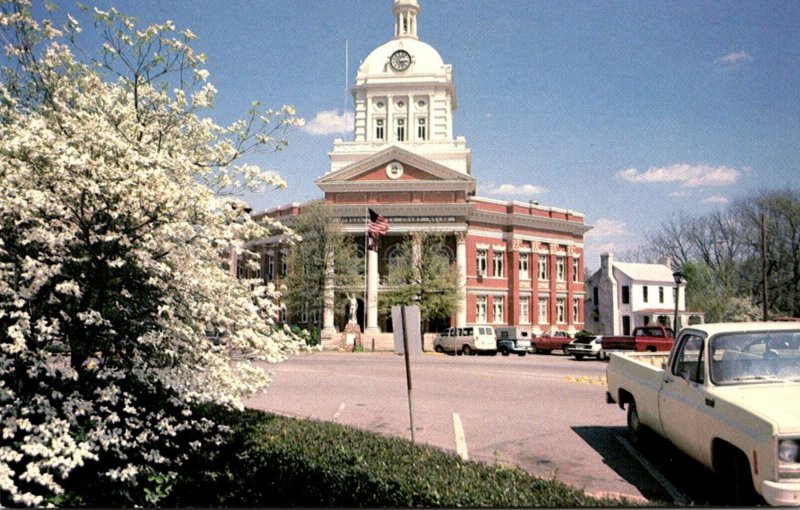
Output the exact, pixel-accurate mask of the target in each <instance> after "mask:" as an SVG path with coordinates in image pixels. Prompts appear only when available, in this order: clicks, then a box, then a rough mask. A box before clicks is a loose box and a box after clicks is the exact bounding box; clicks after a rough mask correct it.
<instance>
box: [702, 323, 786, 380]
mask: <svg viewBox="0 0 800 510" xmlns="http://www.w3.org/2000/svg"><path fill="white" fill-rule="evenodd" d="M710 352H711V380H712V381H713V382H714V384H745V383H747V384H750V383H760V382H775V381H794V382H800V331H764V332H751V333H735V334H728V335H720V336H716V337H714V338H712V339H711V341H710Z"/></svg>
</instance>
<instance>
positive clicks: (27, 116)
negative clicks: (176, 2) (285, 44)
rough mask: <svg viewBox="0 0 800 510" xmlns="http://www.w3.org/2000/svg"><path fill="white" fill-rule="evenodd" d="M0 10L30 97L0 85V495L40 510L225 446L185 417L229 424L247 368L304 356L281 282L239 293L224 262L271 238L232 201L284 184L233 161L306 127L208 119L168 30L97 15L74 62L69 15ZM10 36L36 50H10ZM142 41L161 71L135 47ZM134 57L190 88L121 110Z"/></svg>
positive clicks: (191, 64)
mask: <svg viewBox="0 0 800 510" xmlns="http://www.w3.org/2000/svg"><path fill="white" fill-rule="evenodd" d="M0 2H2V3H3V4H8V3H9V2H13V3H14V5H15V6H16V7H19V9H8V13H6V9H0V31H2V34H1V35H3V40H4V41H6V50H7V55H8V57H7V58H8V59H10V60H13V59H15V58H18V59H19V62H17V63H16V64H15V66H16V67H15V66H10V67H8V68H5V69H4V71H6V70H7V71H9V73H10V74H3V75H0V76H12V75H13V74H14V73H17V75H16V77H17V78H19V79H20V80H21V81H20V83H24V84H27V85H30V88H29V89H28V88H26V87H21V88H20V87H16V86H15V87H10V86H7V83H6V82H4V81H2V80H4V79H5V78H0V140H2V144H0V326H2V327H3V328H5V329H4V336H5V338H4V339H3V341H2V342H0V437H2V440H3V441H2V444H0V496H2V497H4V498H10V500H11V501H12V502H13V503H15V504H19V505H29V506H38V505H43V504H46V503H48V499H47V498H49V497H51V496H53V495H55V494H59V493H61V492H62V491H63V487H62V484H63V483H64V480H65V479H67V478H68V477H69V476H70V473H73V472H74V470H75V469H78V468H80V467H81V466H84V465H87V464H86V463H88V462H92V461H94V460H96V459H99V458H100V457H101V456H102V457H103V458H104V459H109V458H113V459H116V464H115V465H113V466H112V467H110V468H109V469H108V470H107V471H106V472H105V473H104V476H106V477H108V479H109V480H113V481H115V482H118V483H121V484H128V485H129V486H134V485H135V484H137V483H140V481H141V480H143V479H146V474H147V473H148V472H149V471H148V470H151V469H154V468H153V466H154V465H156V466H163V469H164V470H165V472H167V473H171V472H172V471H170V466H171V465H174V464H176V463H179V462H180V459H175V458H170V457H169V454H168V453H167V452H168V451H169V450H168V449H165V448H162V445H163V444H165V442H174V441H178V440H180V438H181V437H182V436H183V435H184V433H186V432H188V431H196V432H200V433H202V434H205V435H206V437H207V440H208V441H210V442H212V443H217V444H219V443H220V442H221V441H222V440H223V434H225V433H227V432H228V430H227V428H226V427H219V426H217V425H216V424H214V423H212V422H210V421H209V420H207V419H205V418H202V417H198V416H196V415H195V413H193V412H192V406H193V405H195V404H202V403H216V404H221V405H227V406H230V407H232V408H241V406H242V404H241V402H242V398H243V397H245V396H247V395H249V394H251V393H253V392H256V391H261V390H263V389H264V388H265V387H266V386H267V384H268V382H269V379H270V377H269V374H268V373H267V372H266V371H264V370H263V369H261V368H259V367H258V366H256V365H255V364H253V363H251V361H252V360H256V359H258V360H266V361H269V362H280V361H282V360H284V359H285V358H286V357H287V356H289V355H291V354H292V353H294V352H296V351H297V350H298V349H299V345H300V344H299V340H298V339H297V338H295V337H294V336H293V335H291V334H290V333H289V332H287V331H286V330H284V329H283V328H279V327H277V326H276V325H275V324H274V320H273V317H274V316H275V313H276V311H277V310H276V308H275V307H276V305H275V303H276V302H277V301H278V300H279V297H280V294H279V291H278V290H277V289H276V288H275V287H274V285H271V284H270V285H264V284H263V282H257V281H247V280H242V281H238V280H236V279H235V278H232V277H231V276H230V274H229V270H228V268H227V267H226V264H227V262H228V261H229V250H233V251H237V252H242V253H247V252H248V250H247V243H248V241H251V240H253V239H256V238H259V237H263V236H266V235H269V234H270V230H269V229H270V228H271V227H273V226H275V227H280V225H279V224H275V223H272V222H269V221H267V222H265V223H263V224H256V223H255V222H254V221H252V219H251V217H250V216H249V214H247V213H245V212H244V204H243V203H242V202H241V201H240V200H237V199H235V198H234V197H232V196H231V195H232V194H233V193H238V192H241V191H244V190H248V191H262V190H266V189H279V188H282V187H284V186H285V181H284V180H283V179H281V178H280V177H279V176H278V175H277V174H276V173H275V172H272V171H269V172H268V171H263V170H262V169H261V168H259V167H257V166H254V165H246V164H239V163H237V160H239V159H240V158H241V157H242V156H243V155H244V154H246V153H247V152H249V151H254V150H279V149H281V148H282V147H283V146H284V145H285V143H284V142H283V141H282V140H281V133H282V132H283V130H284V129H286V128H287V127H289V126H296V125H298V123H300V122H302V121H301V120H300V119H298V118H296V117H295V110H294V108H292V107H291V106H283V107H282V108H281V109H280V110H279V111H269V110H268V111H260V110H259V108H260V107H259V105H253V107H252V109H251V110H250V111H249V112H248V113H247V119H246V121H242V122H235V123H233V124H231V125H229V126H227V127H222V126H219V125H217V124H216V123H215V122H214V121H213V120H211V119H210V118H209V117H208V116H207V115H204V114H203V112H204V110H205V109H206V108H210V107H211V106H213V102H214V98H215V96H216V94H217V90H216V89H215V88H214V87H213V85H211V84H210V83H208V82H206V80H207V78H208V73H207V71H205V70H204V69H199V68H198V67H197V66H198V65H199V64H201V63H203V62H204V61H205V59H206V57H205V55H202V54H195V53H194V52H193V51H192V49H191V47H190V46H189V45H188V42H189V41H190V40H192V39H194V37H195V36H194V34H193V33H192V32H191V31H189V30H185V31H183V32H176V28H175V26H174V24H173V23H172V22H170V21H167V22H165V23H163V24H151V25H148V26H146V27H144V28H138V29H137V25H136V22H135V20H134V19H133V18H129V17H126V16H124V15H122V14H121V13H119V11H117V10H116V9H114V8H110V9H109V10H107V11H103V10H99V9H95V10H94V12H93V18H94V22H95V24H96V26H97V27H98V30H99V31H100V32H101V34H105V37H106V38H107V39H106V40H105V41H104V43H101V44H103V46H102V48H103V49H104V50H105V51H102V52H100V53H99V55H100V57H98V58H99V59H100V60H98V61H97V62H94V63H86V62H81V61H80V60H79V59H77V58H76V57H75V56H74V55H75V54H78V52H76V51H75V48H74V47H72V46H71V39H70V37H72V36H73V35H74V34H76V33H79V32H80V31H81V27H80V25H79V24H78V21H77V20H76V19H75V18H73V17H71V16H69V15H68V17H67V24H66V26H65V27H64V31H63V32H64V33H65V34H66V35H64V34H62V33H61V31H59V30H57V29H55V28H54V25H53V24H52V23H51V22H49V21H47V22H45V21H42V22H38V21H37V20H35V19H34V18H33V16H32V15H31V13H30V11H31V4H30V3H29V2H24V1H22V0H0ZM15 26H24V27H25V30H26V31H27V32H26V33H28V34H36V35H37V36H39V37H40V39H41V43H40V44H39V45H36V44H34V45H24V44H17V43H18V42H19V40H18V39H15V36H14V33H13V27H15ZM7 33H8V34H10V35H9V37H5V35H6V34H7ZM65 39H66V40H65ZM149 41H157V44H153V47H155V46H157V47H159V48H160V49H159V54H158V55H154V54H150V55H149V56H148V55H147V53H148V52H141V51H140V50H142V49H143V48H148V47H150V42H149ZM137 51H139V53H137V55H139V56H141V57H142V58H145V57H149V58H150V59H151V60H150V61H149V62H148V63H149V64H152V65H153V66H162V67H161V68H160V69H165V68H166V67H165V66H170V65H174V66H177V67H176V68H172V69H167V71H170V70H171V71H173V72H175V73H177V72H187V73H191V74H190V75H193V76H195V77H196V78H197V79H198V80H199V82H200V83H199V84H198V86H197V87H194V88H192V87H188V86H187V88H185V89H177V90H171V89H170V88H167V87H163V86H161V85H163V84H161V83H150V82H147V81H143V82H137V88H136V95H135V96H134V94H133V87H132V86H131V83H132V82H131V78H130V73H127V74H126V71H130V69H126V68H125V64H124V62H125V60H124V59H123V58H122V57H123V56H124V55H126V54H127V55H128V56H130V55H131V54H132V53H136V52H137ZM26 52H27V53H26ZM34 54H35V57H36V58H30V57H32V56H34ZM80 54H81V55H87V54H91V53H89V52H81V53H80ZM168 56H172V57H175V58H168ZM137 58H138V57H137ZM133 60H135V59H133ZM133 60H128V61H129V62H130V61H133ZM105 68H110V69H112V70H113V71H112V72H110V73H109V74H108V75H102V74H101V71H100V70H101V69H105ZM154 74H157V73H154ZM31 77H35V79H34V78H31ZM25 80H28V81H25ZM177 81H178V80H173V81H167V83H170V84H171V86H175V83H177ZM37 87H38V88H37ZM198 87H199V88H198ZM12 90H13V91H14V92H13V93H12V92H11V91H12ZM30 90H34V91H35V92H36V93H35V94H31V95H26V94H27V92H26V91H30ZM290 237H291V235H290ZM210 329H213V330H216V331H221V332H224V338H225V343H224V344H223V345H217V344H215V343H214V342H212V341H211V339H209V338H207V337H206V335H205V332H206V331H207V330H210ZM134 332H135V333H134ZM232 352H236V353H237V361H236V362H232V361H231V353H232ZM12 381H13V383H12ZM20 381H23V382H25V384H28V385H29V386H27V388H28V390H27V391H26V392H25V393H24V396H23V393H22V392H20V393H17V388H18V387H17V384H18V383H19V382H20ZM87 388H88V389H87ZM132 388H136V389H137V390H135V391H134V390H133V389H132ZM141 388H163V392H164V394H165V397H164V398H165V399H166V400H167V402H168V405H167V406H166V407H165V408H164V409H161V408H154V406H152V405H151V404H150V403H149V402H148V400H147V397H148V395H147V394H139V393H136V391H143V390H141ZM200 446H201V444H200V443H198V442H196V441H195V442H192V444H191V448H199V447H200ZM170 476H172V475H170ZM143 503H144V502H143Z"/></svg>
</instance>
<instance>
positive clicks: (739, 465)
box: [730, 451, 758, 506]
mask: <svg viewBox="0 0 800 510" xmlns="http://www.w3.org/2000/svg"><path fill="white" fill-rule="evenodd" d="M730 466H731V467H730V469H731V473H730V475H731V476H730V481H731V485H733V504H734V505H736V506H753V505H756V504H758V494H756V490H755V488H754V487H753V476H752V475H751V474H750V462H749V461H748V460H747V457H746V456H745V454H743V453H742V452H740V451H735V452H734V454H733V459H731V464H730Z"/></svg>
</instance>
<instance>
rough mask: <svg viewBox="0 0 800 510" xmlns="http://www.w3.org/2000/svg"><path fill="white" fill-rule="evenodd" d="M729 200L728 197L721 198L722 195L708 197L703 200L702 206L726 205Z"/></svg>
mask: <svg viewBox="0 0 800 510" xmlns="http://www.w3.org/2000/svg"><path fill="white" fill-rule="evenodd" d="M729 201H730V200H728V197H723V196H722V195H714V196H713V197H708V198H706V199H705V200H703V203H704V204H727V203H728V202H729Z"/></svg>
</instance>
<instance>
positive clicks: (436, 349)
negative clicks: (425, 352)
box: [433, 345, 444, 354]
mask: <svg viewBox="0 0 800 510" xmlns="http://www.w3.org/2000/svg"><path fill="white" fill-rule="evenodd" d="M433 350H434V351H436V352H438V353H440V354H441V353H442V352H443V351H444V349H442V346H441V345H437V346H436V347H435V348H434V349H433Z"/></svg>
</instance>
